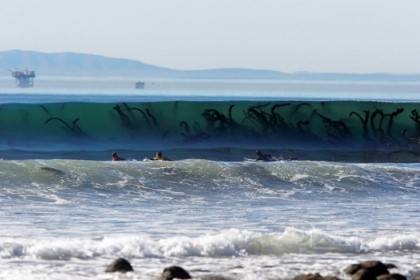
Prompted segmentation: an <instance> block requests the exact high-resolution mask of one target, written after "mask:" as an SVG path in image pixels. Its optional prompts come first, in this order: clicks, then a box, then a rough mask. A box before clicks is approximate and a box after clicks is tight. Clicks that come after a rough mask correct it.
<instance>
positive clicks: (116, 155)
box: [112, 152, 125, 161]
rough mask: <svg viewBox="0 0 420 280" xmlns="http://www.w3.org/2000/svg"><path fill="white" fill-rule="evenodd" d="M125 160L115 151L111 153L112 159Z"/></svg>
mask: <svg viewBox="0 0 420 280" xmlns="http://www.w3.org/2000/svg"><path fill="white" fill-rule="evenodd" d="M122 160H125V158H122V157H120V156H119V155H118V154H117V153H116V152H113V153H112V161H122Z"/></svg>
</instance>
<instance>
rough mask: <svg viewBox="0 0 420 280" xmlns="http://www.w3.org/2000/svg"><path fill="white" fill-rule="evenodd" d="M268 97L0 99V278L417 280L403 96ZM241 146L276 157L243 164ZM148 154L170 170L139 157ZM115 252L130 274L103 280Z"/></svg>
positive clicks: (419, 199)
mask: <svg viewBox="0 0 420 280" xmlns="http://www.w3.org/2000/svg"><path fill="white" fill-rule="evenodd" d="M295 84H296V85H294V86H295V87H296V88H299V83H298V82H296V83H295ZM236 86H237V85H234V86H232V87H233V88H236ZM283 86H284V85H283ZM283 86H282V85H277V87H278V88H276V87H275V86H273V85H272V84H271V85H270V94H269V95H266V94H264V93H266V91H265V89H261V88H259V87H258V86H256V85H255V84H252V85H251V86H249V85H248V84H247V83H245V84H244V85H242V87H244V88H249V87H251V88H252V90H253V91H254V92H253V96H251V95H250V94H243V95H241V94H240V93H236V94H231V95H232V96H230V97H229V94H227V93H226V92H227V91H228V90H230V89H231V88H228V90H227V89H226V88H223V94H221V91H220V90H219V89H217V90H214V89H208V84H205V85H204V86H203V87H204V88H205V90H202V89H198V90H197V89H193V90H191V91H190V92H189V89H188V88H187V89H185V88H184V89H182V92H183V93H185V92H189V93H190V96H186V95H184V94H180V91H179V90H178V89H177V90H172V91H171V90H170V89H166V88H165V89H164V90H162V89H161V88H157V89H155V90H154V89H151V90H148V91H145V92H143V94H144V95H143V96H139V94H140V93H138V92H135V91H131V92H129V91H127V90H124V94H115V95H111V94H105V93H104V92H105V91H104V90H103V92H102V94H98V93H85V92H89V90H78V91H79V94H74V93H70V92H68V91H65V90H62V89H61V90H54V89H46V90H45V91H43V90H39V89H37V90H35V91H34V92H33V95H28V94H29V93H30V90H25V91H24V92H18V91H16V90H15V91H13V90H12V89H8V90H5V91H4V92H3V93H2V94H0V103H1V104H0V135H1V139H0V151H1V155H0V157H1V158H2V159H1V160H0V210H1V211H0V279H145V280H148V279H156V278H157V277H158V276H159V274H160V272H161V271H162V270H163V268H164V267H166V266H169V265H174V264H176V265H180V266H182V267H184V268H186V269H187V270H189V271H190V272H191V274H192V275H193V276H196V277H200V276H203V275H209V274H213V275H214V274H216V275H223V276H226V277H231V278H233V279H291V278H293V277H294V276H295V275H298V274H300V273H309V272H320V273H322V274H333V275H337V276H340V277H342V278H344V279H346V276H345V275H344V273H343V268H344V267H346V266H347V265H349V264H351V263H354V262H359V261H362V260H369V259H378V260H381V261H383V262H391V263H394V264H396V265H397V266H398V272H400V273H402V274H405V275H408V276H414V275H418V274H420V265H419V264H420V233H419V225H420V210H419V207H418V205H419V203H420V195H419V192H420V163H418V155H419V154H418V146H417V143H416V142H415V141H412V140H413V139H415V140H416V139H417V138H416V137H418V136H420V134H419V128H420V127H419V126H418V125H417V122H416V120H420V119H417V118H416V117H417V115H416V113H417V110H420V106H419V100H418V97H417V96H416V95H414V94H412V89H413V88H414V89H415V88H417V87H418V85H417V84H414V85H410V87H409V89H410V91H409V92H405V91H404V90H403V89H404V85H400V86H396V85H395V84H390V85H389V87H387V85H386V84H381V85H379V86H378V87H375V86H372V85H370V86H369V87H370V88H372V89H375V90H377V89H378V88H379V89H381V90H383V91H384V92H385V93H384V94H383V95H382V97H383V96H385V98H382V99H381V98H376V97H372V96H373V95H371V96H370V97H371V98H367V97H366V93H365V92H358V95H352V96H351V98H350V97H348V95H347V93H348V92H347V91H346V90H345V89H346V86H345V85H344V86H343V85H340V87H342V88H344V90H343V92H342V91H340V92H338V91H334V92H335V95H336V96H341V97H337V98H332V97H331V95H332V93H331V91H332V90H329V91H327V92H325V94H324V95H323V94H322V92H321V93H320V92H319V91H318V90H325V87H328V85H323V86H322V87H320V88H318V89H317V90H315V91H310V92H307V91H308V86H307V85H301V89H302V92H303V95H302V96H299V97H296V98H293V97H291V96H290V95H293V93H288V94H287V95H283V96H281V94H282V91H281V89H282V87H283ZM330 86H331V85H330ZM359 86H360V87H364V88H366V85H359ZM156 87H158V86H156ZM273 87H274V88H273ZM287 87H290V85H289V84H288V85H287ZM369 87H368V88H369ZM279 88H280V89H279ZM385 89H386V90H385ZM335 90H336V89H335ZM349 90H351V91H352V92H354V91H356V92H357V90H358V88H356V89H355V86H354V85H352V86H351V88H349ZM54 91H56V93H54ZM106 92H112V89H109V88H108V89H107V90H106ZM82 93H83V94H82ZM200 93H201V96H200ZM276 93H279V96H281V97H276ZM305 93H306V94H305ZM397 94H400V96H401V98H400V99H398V98H395V96H396V95H397ZM165 95H166V96H165ZM191 95H194V96H191ZM245 95H246V96H245ZM215 96H216V97H215ZM316 96H318V97H316ZM325 96H328V97H325ZM346 96H347V97H346ZM376 96H377V97H378V96H381V95H380V94H377V95H376ZM116 108H117V109H116ZM401 109H403V110H401ZM216 111H217V113H216ZM351 112H357V113H358V114H359V115H360V117H361V118H359V117H357V116H355V114H354V113H353V114H351ZM366 112H369V113H366ZM59 119H61V120H59ZM77 119H79V120H77ZM185 123H187V125H188V126H186V125H185ZM299 125H300V126H299ZM302 125H303V126H302ZM187 127H188V129H187ZM300 128H301V129H300ZM200 135H201V137H200ZM244 137H246V141H244V140H243V138H244ZM241 139H242V140H241ZM256 148H261V149H263V150H264V151H267V152H270V153H271V154H272V155H273V156H274V157H275V158H276V159H277V160H276V161H272V162H256V161H253V160H252V158H254V156H255V149H256ZM158 149H159V150H162V151H163V152H164V154H165V156H167V157H169V158H170V159H171V161H152V160H150V159H149V158H150V157H152V156H153V154H154V152H155V151H157V150H158ZM112 151H118V152H119V153H120V154H121V155H122V156H124V157H125V158H127V160H126V161H122V162H111V161H110V155H111V152H112ZM118 257H124V258H126V259H128V260H129V261H130V262H131V263H132V265H133V267H134V269H135V271H134V272H130V273H127V274H125V275H122V274H121V275H120V274H108V273H105V272H104V270H105V267H106V265H107V264H109V263H110V262H111V261H112V260H114V259H116V258H118Z"/></svg>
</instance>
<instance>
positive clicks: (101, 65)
mask: <svg viewBox="0 0 420 280" xmlns="http://www.w3.org/2000/svg"><path fill="white" fill-rule="evenodd" d="M26 68H28V69H32V70H35V71H36V72H37V75H38V76H127V77H136V78H188V79H279V80H285V79H288V80H289V79H296V80H387V81H394V80H395V81H420V74H410V75H397V74H385V73H371V74H350V73H349V74H347V73H311V72H299V73H283V72H279V71H272V70H258V69H244V68H221V69H207V70H176V69H171V68H165V67H159V66H155V65H151V64H146V63H143V62H140V61H136V60H131V59H121V58H111V57H106V56H101V55H95V54H84V53H74V52H63V53H44V52H36V51H24V50H10V51H2V52H0V76H5V75H7V70H15V69H26ZM3 72H4V73H3Z"/></svg>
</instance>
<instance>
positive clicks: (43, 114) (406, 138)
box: [0, 101, 420, 149]
mask: <svg viewBox="0 0 420 280" xmlns="http://www.w3.org/2000/svg"><path fill="white" fill-rule="evenodd" d="M419 136H420V108H419V104H416V103H381V102H354V101H351V102H350V101H342V102H341V101H331V102H296V101H293V102H283V101H282V102H251V101H232V102H229V101H225V102H187V101H185V102H184V101H182V102H181V101H180V102H155V103H119V104H104V103H52V104H3V105H1V107H0V137H1V140H0V144H1V145H2V146H3V147H5V146H6V147H8V148H15V147H22V146H23V147H28V148H30V147H31V146H37V147H44V148H47V149H48V148H53V147H59V146H65V145H68V144H71V145H73V146H74V145H76V146H80V147H82V148H83V147H85V146H87V145H92V144H93V145H95V146H96V147H98V148H99V147H100V146H108V147H112V146H113V145H114V146H115V145H118V146H124V145H127V146H130V147H137V148H145V147H160V148H162V147H163V148H169V147H171V148H174V147H185V146H204V147H205V146H212V145H222V146H225V147H241V146H244V145H245V146H257V147H273V148H288V147H353V148H357V149H363V148H376V147H379V148H400V149H402V148H412V147H415V146H416V145H417V142H418V138H419Z"/></svg>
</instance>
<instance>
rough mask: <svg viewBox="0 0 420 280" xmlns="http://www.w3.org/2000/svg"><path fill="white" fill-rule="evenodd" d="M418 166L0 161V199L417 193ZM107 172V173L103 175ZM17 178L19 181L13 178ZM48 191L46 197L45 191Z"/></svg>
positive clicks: (59, 199)
mask: <svg viewBox="0 0 420 280" xmlns="http://www.w3.org/2000/svg"><path fill="white" fill-rule="evenodd" d="M419 169H420V166H419V165H418V164H403V165H399V164H393V165H391V164H346V163H329V162H312V161H278V162H270V163H258V162H220V161H208V160H181V161H172V162H150V161H149V162H137V161H131V162H130V161H129V162H117V163H115V162H99V161H75V160H24V161H5V160H3V161H0V181H1V182H2V183H1V184H0V188H1V191H2V194H3V195H6V194H14V195H19V194H26V195H28V194H29V193H30V194H32V195H39V196H42V197H43V198H45V199H47V200H48V199H50V200H53V201H55V202H56V203H67V202H66V201H65V200H61V199H62V198H60V197H58V196H56V195H55V190H62V189H67V188H78V189H80V188H81V187H82V188H83V189H84V188H94V189H97V190H101V191H103V192H106V191H109V192H112V193H115V192H117V191H123V190H124V189H131V190H133V191H135V192H137V193H139V194H140V195H141V194H145V193H153V192H154V193H156V194H162V195H167V196H171V195H176V196H178V195H189V194H195V195H200V192H201V194H202V195H208V194H211V193H220V192H221V191H222V192H224V193H226V194H228V193H237V194H241V193H243V194H246V193H249V192H252V193H254V194H256V195H261V196H287V197H290V196H293V195H298V194H311V193H319V192H321V193H331V194H345V193H365V194H375V195H380V194H388V193H393V192H395V191H400V192H404V193H413V192H417V191H418V190H420V180H419V179H420V175H419ZM103 170H107V172H103ZM17 174H19V176H17ZM46 191H48V192H46Z"/></svg>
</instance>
